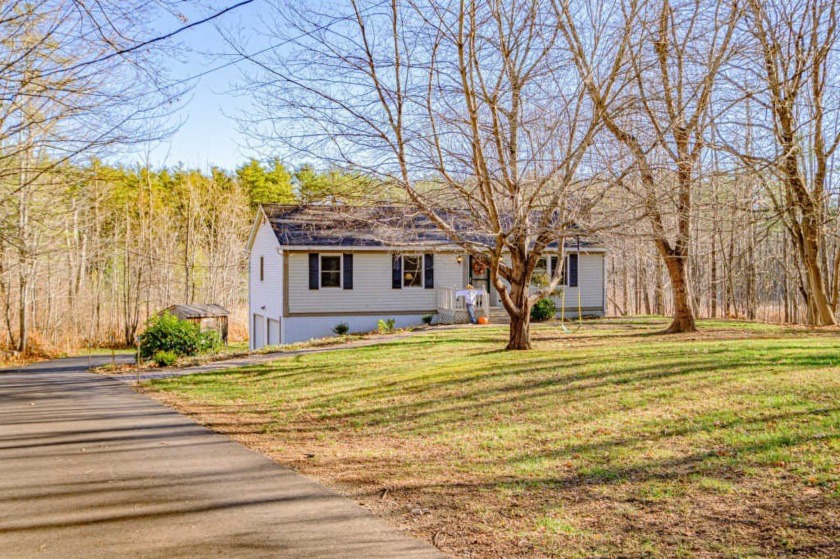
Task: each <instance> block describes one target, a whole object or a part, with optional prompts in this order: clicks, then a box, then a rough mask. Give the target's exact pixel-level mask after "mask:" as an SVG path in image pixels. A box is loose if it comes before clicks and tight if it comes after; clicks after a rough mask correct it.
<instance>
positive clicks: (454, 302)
mask: <svg viewBox="0 0 840 559" xmlns="http://www.w3.org/2000/svg"><path fill="white" fill-rule="evenodd" d="M436 291H437V313H438V319H439V320H440V322H441V324H462V323H465V322H469V320H470V318H469V314H468V313H467V305H466V302H465V301H464V298H463V297H456V296H455V292H456V291H459V289H456V288H454V287H437V288H436ZM475 314H476V316H486V317H488V318H489V317H490V294H489V293H487V292H486V291H482V292H481V293H480V294H479V295H478V296H477V297H476V300H475Z"/></svg>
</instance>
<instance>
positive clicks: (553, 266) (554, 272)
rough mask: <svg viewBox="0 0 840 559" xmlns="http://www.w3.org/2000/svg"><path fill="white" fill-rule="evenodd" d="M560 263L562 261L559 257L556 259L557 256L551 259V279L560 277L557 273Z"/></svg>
mask: <svg viewBox="0 0 840 559" xmlns="http://www.w3.org/2000/svg"><path fill="white" fill-rule="evenodd" d="M558 262H560V259H559V258H558V257H556V256H552V257H551V279H554V277H555V276H556V277H560V274H559V273H558V271H557V264H558Z"/></svg>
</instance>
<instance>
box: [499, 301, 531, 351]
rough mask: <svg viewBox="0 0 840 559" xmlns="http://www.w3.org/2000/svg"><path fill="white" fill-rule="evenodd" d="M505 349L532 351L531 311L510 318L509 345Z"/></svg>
mask: <svg viewBox="0 0 840 559" xmlns="http://www.w3.org/2000/svg"><path fill="white" fill-rule="evenodd" d="M505 349H509V350H522V349H531V311H530V309H528V312H523V313H521V315H519V316H517V315H513V316H511V317H510V332H509V336H508V345H507V347H506V348H505Z"/></svg>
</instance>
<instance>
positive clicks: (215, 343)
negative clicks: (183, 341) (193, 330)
mask: <svg viewBox="0 0 840 559" xmlns="http://www.w3.org/2000/svg"><path fill="white" fill-rule="evenodd" d="M221 348H222V337H221V336H220V335H219V333H218V332H216V331H215V330H207V331H205V332H201V337H200V338H199V341H198V352H199V353H208V352H215V351H219V350H220V349H221Z"/></svg>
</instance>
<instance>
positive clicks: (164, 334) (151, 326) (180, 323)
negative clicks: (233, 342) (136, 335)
mask: <svg viewBox="0 0 840 559" xmlns="http://www.w3.org/2000/svg"><path fill="white" fill-rule="evenodd" d="M221 343H222V341H221V339H220V338H219V334H218V333H217V332H214V331H208V332H202V331H201V328H200V327H199V325H198V324H194V323H192V322H189V321H187V320H178V318H177V317H175V316H173V315H171V314H169V313H167V312H164V313H162V314H159V315H157V316H154V317H152V318H150V319H149V321H148V322H147V323H146V330H145V331H144V332H143V333H142V334H141V335H140V355H141V357H143V358H144V359H149V358H150V357H152V356H154V355H155V354H156V353H157V352H159V351H171V352H172V353H174V354H175V355H176V356H178V357H180V356H182V355H197V354H199V353H204V352H207V351H213V350H216V349H218V348H219V347H220V346H221Z"/></svg>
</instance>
